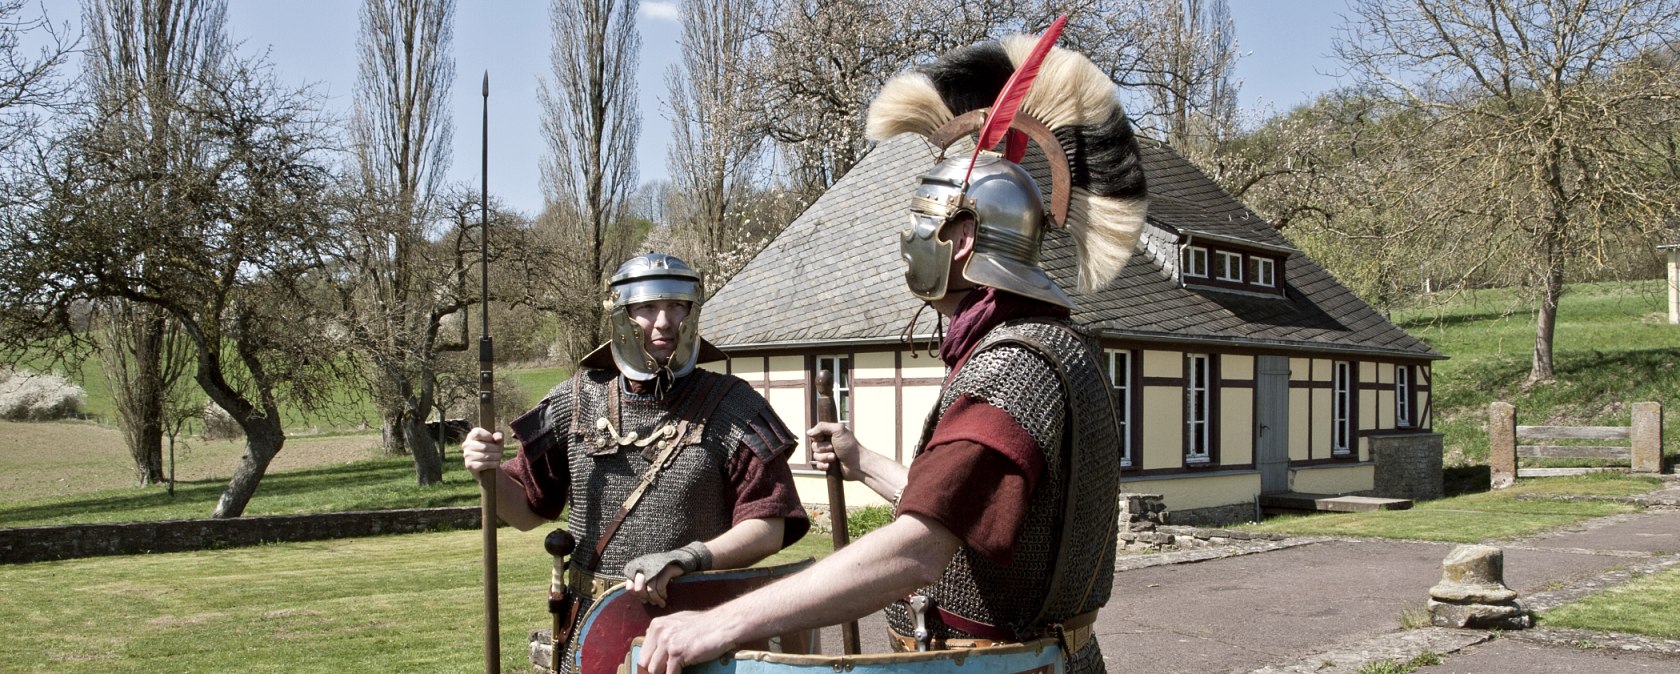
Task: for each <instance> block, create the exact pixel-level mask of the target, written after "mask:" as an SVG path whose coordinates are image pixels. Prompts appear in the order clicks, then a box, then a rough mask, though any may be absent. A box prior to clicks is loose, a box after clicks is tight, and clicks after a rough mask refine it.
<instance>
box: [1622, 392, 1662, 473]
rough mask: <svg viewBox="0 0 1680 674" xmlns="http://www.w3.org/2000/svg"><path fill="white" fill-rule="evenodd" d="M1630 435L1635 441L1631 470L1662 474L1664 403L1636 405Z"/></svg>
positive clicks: (1634, 405)
mask: <svg viewBox="0 0 1680 674" xmlns="http://www.w3.org/2000/svg"><path fill="white" fill-rule="evenodd" d="M1629 435H1630V436H1631V439H1632V440H1633V464H1632V467H1631V468H1630V469H1629V470H1630V471H1631V472H1634V473H1660V472H1662V460H1663V453H1662V403H1634V404H1633V426H1632V428H1631V429H1630V433H1629Z"/></svg>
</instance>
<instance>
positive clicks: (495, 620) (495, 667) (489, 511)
mask: <svg viewBox="0 0 1680 674" xmlns="http://www.w3.org/2000/svg"><path fill="white" fill-rule="evenodd" d="M483 132H484V136H483V138H482V143H483V157H482V161H481V162H480V168H481V173H480V175H479V180H480V182H479V190H478V218H479V219H478V223H479V234H478V270H479V295H478V297H479V300H480V301H481V302H482V304H480V305H479V318H480V319H481V321H482V323H481V326H480V330H479V337H478V426H479V428H483V429H485V430H488V431H490V432H492V433H494V432H495V430H496V393H495V380H496V374H495V361H496V359H495V347H494V344H493V343H492V342H491V341H490V197H489V194H490V71H488V70H486V71H484V120H483ZM500 472H501V469H496V470H487V471H484V472H481V473H479V474H478V501H479V515H480V519H481V520H482V528H483V530H484V671H485V672H486V674H498V673H499V672H501V671H502V626H501V622H502V620H501V609H500V605H499V602H498V599H499V594H500V591H499V589H498V583H497V578H496V476H497V474H499V473H500Z"/></svg>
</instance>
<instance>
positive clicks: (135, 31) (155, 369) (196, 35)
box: [83, 0, 227, 485]
mask: <svg viewBox="0 0 1680 674" xmlns="http://www.w3.org/2000/svg"><path fill="white" fill-rule="evenodd" d="M83 20H84V23H85V25H86V26H87V33H88V38H89V42H90V44H89V49H88V54H87V57H86V60H85V64H86V65H85V66H84V69H85V79H86V82H87V86H88V92H87V94H88V96H89V97H90V98H91V99H92V100H93V104H94V106H95V108H96V109H99V110H101V111H104V113H105V114H108V115H109V116H110V117H111V120H112V123H113V124H116V123H120V124H121V128H122V129H123V130H124V132H125V133H129V134H133V137H131V138H130V140H129V143H130V144H132V145H133V147H134V151H138V152H141V153H143V154H144V155H145V157H146V162H147V163H149V164H150V165H152V166H154V167H157V168H158V169H159V170H162V171H168V170H170V169H171V168H172V164H173V163H175V162H176V161H178V157H179V156H178V154H176V153H177V152H178V151H180V150H182V149H183V148H188V151H189V152H190V151H191V150H190V146H191V145H192V143H193V141H191V140H185V141H183V139H181V138H180V137H179V136H177V135H176V134H177V133H178V129H177V128H176V126H175V124H176V121H177V118H178V117H179V115H180V109H181V107H182V104H183V103H184V101H185V99H186V98H187V96H188V92H190V91H192V90H193V88H194V87H196V86H197V83H198V81H199V80H201V79H202V78H204V77H205V76H206V75H207V74H208V73H211V72H213V71H214V70H215V69H217V68H220V67H222V65H223V63H224V61H225V59H226V56H227V45H226V36H225V23H226V8H225V7H224V6H223V5H222V4H221V3H218V2H169V1H166V0H89V2H87V4H86V6H85V7H84V17H83ZM160 175H161V174H160ZM174 187H176V185H175V184H173V183H171V182H170V181H168V180H164V179H159V178H156V177H152V176H142V177H140V179H139V180H136V181H133V182H131V183H129V184H127V185H124V186H122V187H121V188H119V189H122V190H124V191H125V192H127V195H128V198H130V199H132V200H133V201H134V203H135V204H136V205H137V206H139V208H138V209H136V210H135V211H134V212H133V215H134V216H135V217H137V218H141V219H145V220H146V221H147V222H146V223H145V225H144V226H153V227H167V226H169V225H170V224H171V223H173V222H176V221H178V218H179V214H178V213H175V212H173V211H172V208H171V207H172V205H173V203H174V202H175V201H176V200H177V199H178V195H177V194H176V193H174V192H173V191H172V189H173V188H174ZM160 254H162V252H161V251H145V252H143V253H142V254H141V255H139V256H137V257H136V258H134V259H133V260H131V261H128V262H127V263H126V264H129V265H132V266H133V267H134V273H135V274H136V275H137V276H138V277H140V278H149V277H151V276H152V275H153V273H152V272H153V268H154V267H155V263H154V261H155V260H156V259H157V258H158V257H159V255H160ZM110 304H111V305H112V306H111V307H110V310H109V311H108V312H107V315H106V318H107V319H108V320H109V321H110V322H109V324H108V330H107V334H108V336H109V340H108V341H107V342H106V343H105V344H104V346H103V347H102V350H103V351H104V352H105V353H104V355H103V358H104V360H105V361H106V362H107V363H108V364H111V365H115V366H118V369H117V370H115V371H112V372H109V373H108V374H109V375H111V376H113V377H115V380H114V383H118V384H120V385H119V386H114V387H113V388H112V390H111V393H112V396H113V398H114V399H115V401H116V408H117V412H118V418H119V421H120V422H121V425H122V426H123V431H124V433H123V439H124V441H125V442H126V443H127V444H128V449H129V453H130V455H131V456H133V458H134V460H135V466H136V470H137V472H138V474H139V477H140V483H141V484H142V485H146V484H156V483H160V482H162V481H163V435H164V428H165V425H166V424H165V420H164V419H163V416H164V413H165V410H166V409H167V408H168V407H169V405H168V403H167V398H168V396H169V392H170V391H171V388H172V386H171V383H170V382H169V381H167V380H168V379H169V378H170V370H171V369H172V368H174V367H177V366H178V365H177V364H175V363H172V362H170V361H171V360H172V359H174V358H175V357H177V356H178V354H176V353H172V352H170V350H169V349H167V348H166V345H167V344H169V343H170V342H172V340H171V339H170V335H171V333H173V332H175V331H177V330H178V329H179V327H178V326H176V325H171V324H170V323H171V319H170V318H169V316H168V315H167V313H166V312H164V311H161V310H158V309H157V308H155V307H148V306H139V305H135V304H134V303H132V302H130V301H129V300H127V299H124V298H114V299H113V300H112V301H111V302H110ZM114 351H122V353H116V352H114Z"/></svg>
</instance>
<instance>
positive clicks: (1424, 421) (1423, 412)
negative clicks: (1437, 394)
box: [1412, 391, 1434, 428]
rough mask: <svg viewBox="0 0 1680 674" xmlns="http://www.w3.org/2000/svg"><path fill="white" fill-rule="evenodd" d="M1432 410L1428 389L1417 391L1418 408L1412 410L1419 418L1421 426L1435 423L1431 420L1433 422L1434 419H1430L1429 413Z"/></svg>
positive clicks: (1425, 426)
mask: <svg viewBox="0 0 1680 674" xmlns="http://www.w3.org/2000/svg"><path fill="white" fill-rule="evenodd" d="M1430 410H1431V408H1430V407H1429V392H1428V391H1418V392H1417V410H1416V411H1414V412H1412V414H1413V415H1414V416H1415V417H1416V418H1417V421H1418V427H1419V428H1429V427H1431V426H1432V425H1433V424H1431V423H1430V422H1432V421H1434V420H1433V419H1430V418H1429V414H1428V413H1429V411H1430Z"/></svg>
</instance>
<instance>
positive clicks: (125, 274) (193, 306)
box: [0, 14, 344, 517]
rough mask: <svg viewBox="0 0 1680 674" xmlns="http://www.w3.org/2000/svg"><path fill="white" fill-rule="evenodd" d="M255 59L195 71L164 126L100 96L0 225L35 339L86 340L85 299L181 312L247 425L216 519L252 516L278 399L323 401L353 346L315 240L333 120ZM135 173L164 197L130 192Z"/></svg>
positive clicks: (201, 372)
mask: <svg viewBox="0 0 1680 674" xmlns="http://www.w3.org/2000/svg"><path fill="white" fill-rule="evenodd" d="M161 16H167V14H165V15H161ZM260 66H261V64H249V63H244V62H241V61H238V60H233V59H229V60H227V61H225V62H223V63H222V64H220V65H218V66H217V67H216V68H214V69H211V70H208V71H206V72H203V73H201V74H200V75H199V76H197V77H195V78H194V79H193V80H191V84H190V86H184V87H183V89H182V95H181V98H180V99H179V101H178V105H177V106H175V107H174V108H173V110H172V112H171V115H170V117H169V119H170V122H169V124H168V125H167V127H151V126H139V125H140V124H141V123H142V122H143V120H144V119H145V118H144V117H142V118H136V117H134V116H132V115H124V114H118V113H119V112H120V111H121V110H120V108H119V109H111V108H104V107H101V106H97V105H96V106H90V107H89V109H87V110H86V111H85V112H84V113H83V114H80V115H78V116H77V118H76V119H75V120H73V122H72V123H71V124H70V127H71V128H70V129H69V130H68V132H67V133H66V135H65V136H64V137H62V138H61V139H59V142H58V143H56V144H55V147H56V148H57V151H56V152H55V153H54V154H52V155H50V156H48V157H47V158H46V159H45V161H46V163H47V165H46V166H45V167H44V168H45V169H46V170H45V171H43V174H44V179H45V186H46V189H45V192H44V193H43V194H42V195H41V200H40V202H39V203H38V204H37V209H36V210H35V212H34V213H33V215H32V217H30V218H28V219H19V220H12V219H7V220H6V221H5V222H4V223H3V224H4V225H6V229H5V231H3V232H0V284H4V285H5V290H6V292H4V293H0V303H3V305H0V311H3V312H4V313H5V314H6V315H8V316H9V317H15V319H16V320H15V321H13V324H14V325H16V324H19V323H24V322H28V323H30V324H31V328H32V331H31V334H34V335H41V334H45V333H47V331H48V330H50V329H53V328H56V329H58V331H59V332H58V339H60V340H65V339H68V340H72V341H74V340H85V339H86V337H85V335H83V334H79V333H73V332H71V331H70V328H71V327H73V324H72V320H73V318H74V317H75V315H76V314H77V311H78V307H81V306H85V305H86V304H87V303H89V302H98V301H101V300H104V299H107V298H120V299H123V300H126V301H128V302H130V303H135V304H143V305H146V306H150V307H154V308H157V309H159V310H161V311H163V312H165V313H167V314H168V316H169V318H170V319H172V320H174V321H176V322H178V323H179V325H180V327H181V329H182V330H183V331H184V333H185V334H186V335H187V337H188V338H189V339H190V341H191V343H192V347H193V351H194V359H193V360H194V370H193V377H194V380H195V381H196V382H197V383H198V385H199V387H200V388H201V389H203V390H204V392H205V393H206V394H207V395H208V396H209V397H210V399H211V400H212V401H214V402H215V403H216V404H218V405H220V406H221V407H222V408H223V409H225V410H227V411H228V413H229V414H230V415H231V416H232V417H233V419H234V420H235V421H237V422H238V423H239V424H240V427H241V428H242V429H243V430H244V432H245V442H246V444H245V453H244V455H243V456H242V457H241V459H240V462H239V465H238V466H237V467H236V469H235V471H234V475H233V477H232V479H230V480H229V482H228V486H227V489H226V490H225V491H224V492H223V494H222V497H221V499H220V500H219V501H218V502H217V505H216V508H215V510H214V512H213V513H212V516H214V517H236V516H238V515H240V514H241V513H243V512H244V510H245V507H246V505H247V504H248V503H249V502H250V499H251V497H252V496H253V495H254V494H255V493H256V489H257V486H258V484H259V483H260V481H261V479H262V476H263V474H264V473H265V472H266V470H267V468H268V465H269V463H270V462H271V461H272V460H273V459H274V457H275V455H276V454H278V453H279V451H280V450H281V448H282V447H283V446H284V444H285V439H286V436H285V433H284V431H283V426H282V423H283V417H282V413H281V410H282V409H285V410H287V411H288V412H299V411H301V412H309V411H312V410H319V409H321V407H322V405H323V402H324V399H325V398H326V397H327V396H329V395H331V393H332V392H333V391H334V390H335V389H336V388H337V387H336V386H335V384H334V382H336V381H338V379H336V377H338V376H342V374H343V373H341V372H338V371H337V368H339V367H340V366H342V365H343V363H344V359H343V357H342V354H343V349H344V345H343V343H342V340H341V339H339V338H338V335H337V334H336V330H335V329H334V327H333V323H332V321H331V320H329V319H330V318H331V317H326V316H322V314H321V312H320V311H318V310H317V309H318V307H320V306H321V305H322V300H323V299H326V297H324V295H325V294H326V293H325V291H323V290H322V288H323V286H324V284H326V283H327V282H328V281H329V279H328V278H327V277H326V275H325V274H324V273H323V271H322V270H323V264H322V261H321V255H320V252H319V250H318V249H317V245H318V244H319V243H320V242H322V241H326V240H330V239H332V238H334V237H335V236H336V234H335V233H334V232H331V231H330V230H329V229H328V226H329V225H330V221H329V219H328V218H327V217H326V214H325V212H324V206H323V204H325V203H327V187H328V186H329V185H330V184H331V176H330V174H329V172H328V170H327V169H326V168H325V166H324V162H323V160H324V159H325V158H326V157H324V156H323V155H322V153H323V152H324V148H325V146H326V141H325V139H324V137H323V132H324V128H323V125H321V124H320V123H318V122H317V121H315V120H314V118H313V115H314V114H315V113H314V108H313V107H312V101H311V100H310V99H308V98H307V97H303V96H301V95H300V94H298V93H297V92H292V91H284V90H281V89H280V88H279V87H278V86H277V85H276V84H275V83H274V82H273V80H272V78H270V77H268V76H267V75H266V71H265V70H264V69H263V68H261V67H260ZM152 129H157V130H159V131H160V132H165V133H161V137H162V138H163V139H164V140H163V141H162V142H158V143H157V145H159V146H161V147H162V148H163V149H164V151H163V152H161V156H162V157H164V158H166V159H167V161H166V162H165V163H162V164H159V163H156V162H155V161H154V160H155V158H156V156H154V154H153V153H152V152H151V151H149V149H150V148H152V147H154V146H153V144H152V141H150V140H149V139H151V138H153V137H154V136H151V135H148V131H150V130H152ZM138 184H153V185H154V187H153V188H152V189H154V190H155V194H157V195H160V197H159V200H158V201H155V202H152V201H141V200H137V199H135V193H134V190H133V188H132V186H134V185H138ZM163 214H168V215H169V216H170V217H169V218H164V217H161V216H162V215H163ZM135 260H144V261H145V264H143V265H137V264H133V262H134V261H135ZM23 334H25V333H24V332H23V331H21V330H19V331H17V332H11V333H8V334H7V337H13V336H16V335H23Z"/></svg>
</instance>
